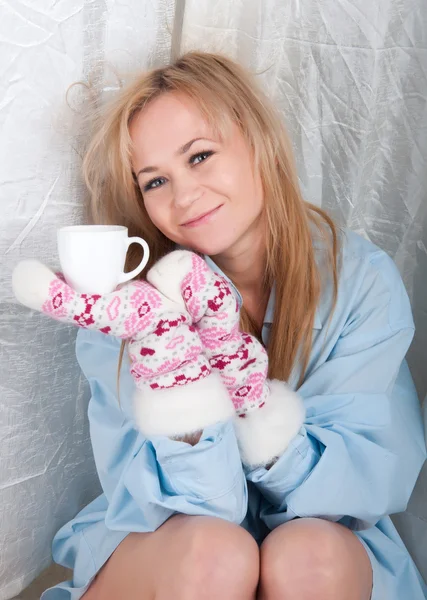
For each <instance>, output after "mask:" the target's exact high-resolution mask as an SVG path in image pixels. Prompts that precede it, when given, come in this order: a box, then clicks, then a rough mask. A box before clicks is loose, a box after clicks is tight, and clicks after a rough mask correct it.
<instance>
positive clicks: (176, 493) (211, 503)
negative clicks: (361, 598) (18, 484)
mask: <svg viewBox="0 0 427 600" xmlns="http://www.w3.org/2000/svg"><path fill="white" fill-rule="evenodd" d="M316 252H317V259H318V264H319V268H320V269H321V272H322V278H323V281H324V282H325V286H324V293H323V295H322V298H321V302H320V304H319V306H318V309H317V311H316V318H315V322H314V328H313V344H312V352H311V356H310V360H309V365H308V370H307V375H306V378H305V381H304V383H303V384H302V385H301V386H300V387H299V389H298V390H297V391H298V393H299V394H300V395H301V397H302V398H303V400H304V403H305V406H306V411H307V412H306V419H305V422H304V425H303V426H302V427H301V430H300V432H299V433H298V435H297V436H296V437H295V438H294V440H293V441H292V442H291V444H290V446H289V447H288V449H287V450H286V452H285V453H284V454H283V455H282V456H281V457H280V458H279V460H278V461H277V462H276V463H275V464H274V465H273V467H272V468H271V469H270V470H266V469H265V468H264V467H260V468H256V469H254V470H246V471H245V470H244V469H243V467H242V464H241V461H240V456H239V452H238V448H237V443H236V438H235V434H234V430H233V427H232V424H231V422H226V423H220V424H217V425H215V426H212V427H207V428H206V429H205V430H204V431H203V434H202V437H201V439H200V441H199V443H198V444H196V445H195V446H191V445H189V444H187V443H185V442H180V441H174V440H171V439H169V438H167V437H162V436H158V437H155V438H153V439H150V440H147V439H145V438H144V437H143V436H142V434H141V433H140V432H139V431H138V430H137V429H136V427H135V424H134V421H133V415H132V402H131V399H132V395H133V391H134V383H133V380H132V377H131V375H130V373H129V369H128V368H127V366H128V365H127V362H126V360H125V361H124V364H123V367H122V371H121V378H120V398H121V406H119V403H118V400H117V393H116V374H117V361H118V353H119V348H120V342H119V341H118V340H116V339H114V338H112V337H109V336H107V335H104V334H102V333H96V332H91V331H88V330H80V331H79V333H78V337H77V346H76V350H77V358H78V361H79V363H80V365H81V368H82V370H83V372H84V373H85V375H86V377H87V379H88V381H89V384H90V388H91V393H92V397H91V400H90V403H89V408H88V415H89V421H90V434H91V440H92V446H93V452H94V457H95V462H96V466H97V470H98V475H99V479H100V482H101V485H102V489H103V493H102V494H101V496H99V497H98V498H96V499H95V500H94V501H93V502H92V503H91V504H89V505H88V506H87V507H85V508H84V509H83V510H82V511H80V513H79V514H78V515H77V516H76V517H75V519H73V520H72V521H71V522H70V523H68V524H66V525H64V527H62V528H61V530H60V531H59V532H58V533H57V535H56V536H55V539H54V542H53V554H54V558H55V560H56V561H57V562H59V563H60V564H63V565H65V566H68V567H69V568H73V569H74V579H73V581H72V582H66V583H64V584H60V585H59V586H55V588H51V591H47V592H45V593H44V595H43V596H42V598H43V600H55V599H56V598H59V596H55V593H54V590H56V589H57V588H58V587H60V588H61V589H62V590H64V589H67V590H69V591H70V597H72V598H78V597H80V596H79V595H78V594H79V593H82V590H84V589H86V587H87V585H88V582H89V581H90V579H91V578H92V577H93V576H94V574H95V573H96V571H97V570H98V569H99V568H100V567H101V566H102V564H103V563H104V562H105V560H106V559H107V558H108V556H109V555H110V554H111V552H112V551H113V550H114V549H115V547H116V546H117V544H118V543H120V541H121V540H122V539H123V538H124V537H125V535H126V534H127V533H128V532H131V531H134V532H136V531H142V532H144V531H145V532H146V531H153V530H155V529H157V528H158V527H159V526H160V525H161V524H162V523H163V522H164V521H165V520H166V519H168V518H169V517H170V516H171V515H173V514H175V513H184V514H188V515H211V516H216V517H221V518H223V519H227V520H229V521H232V522H234V523H237V524H242V526H243V527H245V528H246V529H248V530H249V531H250V532H251V533H252V534H253V535H254V537H255V538H256V539H257V540H259V541H261V540H262V539H263V538H264V537H265V535H266V534H267V533H268V531H269V530H271V529H273V528H275V527H277V526H278V525H280V524H282V523H285V522H287V521H289V520H291V519H294V518H296V517H321V518H323V519H328V520H332V521H340V522H342V523H343V524H345V525H346V526H348V527H349V528H351V529H352V530H354V531H355V533H356V535H358V536H359V538H360V539H361V541H362V543H364V545H365V547H366V548H367V551H368V554H369V555H370V558H371V561H372V564H373V568H374V587H375V586H376V587H375V589H376V590H377V593H378V594H384V595H383V596H382V595H378V598H382V597H387V600H394V599H396V600H398V599H401V598H403V597H405V598H411V599H412V600H419V599H420V600H421V599H422V598H425V597H426V596H425V594H426V590H425V587H424V584H423V583H422V581H421V578H420V576H419V574H418V571H417V570H416V568H415V566H414V564H413V562H412V560H411V558H410V557H409V555H408V553H407V551H406V548H405V547H404V545H403V543H402V542H401V540H400V538H399V536H398V534H397V532H396V530H395V529H394V527H393V525H392V523H391V521H390V519H389V518H388V515H390V514H392V513H396V512H400V511H404V510H405V508H406V505H407V502H408V500H409V497H410V495H411V492H412V490H413V488H414V485H415V482H416V479H417V476H418V474H419V472H420V469H421V467H422V464H423V462H424V460H425V457H426V447H425V440H424V434H423V427H422V422H421V415H420V407H419V402H418V398H417V395H416V392H415V388H414V385H413V382H412V379H411V376H410V373H409V370H408V367H407V364H406V362H405V360H404V357H405V354H406V352H407V350H408V347H409V345H410V343H411V340H412V337H413V334H414V323H413V319H412V314H411V308H410V304H409V300H408V297H407V294H406V291H405V288H404V285H403V283H402V280H401V277H400V275H399V272H398V270H397V268H396V267H395V265H394V263H393V261H392V260H391V259H390V258H389V257H388V255H387V254H386V253H384V252H383V251H381V250H379V249H378V248H377V247H376V246H374V245H373V244H371V243H370V242H368V241H366V240H365V239H363V238H361V237H359V236H358V235H356V234H355V233H352V232H349V231H346V232H345V233H343V246H342V266H341V272H340V278H339V290H338V299H337V304H336V308H335V310H334V312H333V314H332V318H331V319H330V320H329V317H330V314H331V303H332V285H331V283H330V282H329V283H328V281H329V280H328V275H327V272H326V271H325V272H324V273H323V271H322V268H323V267H322V264H323V252H324V251H323V250H322V249H321V248H317V250H316ZM208 262H210V264H211V266H212V267H213V268H215V270H217V271H219V269H218V268H217V267H216V265H214V264H213V263H212V261H210V259H208ZM240 299H241V297H240ZM274 302H275V297H274V289H273V291H272V294H271V296H270V300H269V303H268V307H267V312H266V315H265V319H264V326H263V330H262V336H263V340H264V343H265V344H266V345H268V338H269V333H270V330H271V327H272V326H273V323H272V320H273V319H272V315H273V309H274ZM298 379H299V372H298V368H296V369H295V371H294V373H293V374H292V376H291V378H290V380H289V382H288V383H289V384H290V385H291V387H293V388H294V389H296V386H297V381H298ZM393 561H394V562H393ZM403 564H405V568H402V565H403ZM61 586H62V587H61ZM78 590H80V591H78ZM49 594H52V595H49ZM73 594H74V595H73ZM401 594H403V595H401ZM62 598H63V596H61V599H62ZM373 598H376V596H375V595H374V596H373Z"/></svg>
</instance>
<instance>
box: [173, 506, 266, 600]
mask: <svg viewBox="0 0 427 600" xmlns="http://www.w3.org/2000/svg"><path fill="white" fill-rule="evenodd" d="M182 533H183V543H184V544H185V545H183V547H182V559H181V568H180V571H181V579H182V598H185V599H186V600H187V599H188V600H191V599H192V598H199V597H203V598H204V597H206V598H219V597H221V595H224V594H225V596H224V597H226V598H230V599H231V598H242V599H248V598H251V597H255V591H256V588H257V585H258V580H259V549H258V546H257V544H256V542H255V541H254V539H253V538H252V536H251V535H250V534H249V533H248V532H247V531H245V530H244V529H243V528H242V527H239V526H237V525H234V524H232V523H229V522H227V521H223V520H221V519H215V518H205V517H197V518H194V517H192V518H189V519H188V520H187V521H186V523H185V524H184V526H183V529H182ZM201 590H203V592H204V594H201V593H200V591H201Z"/></svg>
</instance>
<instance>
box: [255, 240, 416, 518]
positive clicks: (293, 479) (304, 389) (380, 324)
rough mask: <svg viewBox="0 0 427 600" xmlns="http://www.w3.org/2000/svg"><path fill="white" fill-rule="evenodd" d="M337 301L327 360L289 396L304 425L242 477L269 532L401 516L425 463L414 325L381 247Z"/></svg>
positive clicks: (325, 345)
mask: <svg viewBox="0 0 427 600" xmlns="http://www.w3.org/2000/svg"><path fill="white" fill-rule="evenodd" d="M344 279H345V276H344ZM343 301H344V303H348V304H349V308H348V309H347V310H346V312H345V316H343V317H342V318H341V317H340V314H337V315H336V317H335V319H332V320H331V322H330V325H328V324H327V323H326V324H325V325H324V326H323V329H324V330H326V331H328V327H329V334H328V335H326V334H325V338H324V339H323V349H322V350H323V352H324V356H325V357H326V358H325V359H324V360H323V361H318V363H317V364H315V365H314V367H313V368H312V369H311V371H310V372H309V374H308V376H307V377H306V379H305V381H304V383H303V384H302V386H301V387H300V388H299V390H298V393H299V394H300V395H301V397H302V398H303V400H304V403H305V406H306V411H307V412H306V419H305V422H304V425H303V427H302V428H301V429H300V432H299V434H298V435H297V436H296V437H295V438H294V440H293V441H292V442H291V444H290V446H289V447H288V448H287V450H286V452H285V453H284V454H283V455H282V456H281V457H280V458H279V459H278V460H277V462H276V463H275V464H274V465H273V466H272V467H271V468H270V470H266V469H265V468H264V467H260V468H257V469H254V470H252V471H249V472H247V478H248V480H249V481H252V482H253V483H254V484H255V485H256V486H257V487H258V489H259V490H260V491H261V494H262V496H263V499H262V503H261V508H260V516H261V518H262V519H263V520H264V522H265V523H266V525H267V526H268V527H269V528H270V529H273V528H274V527H277V526H278V525H280V524H282V523H284V522H286V521H289V520H291V519H294V518H296V517H320V518H325V519H329V520H332V521H341V522H343V523H345V524H346V525H347V526H349V527H350V528H352V529H364V528H368V527H370V526H372V525H373V524H375V523H376V522H377V521H378V520H379V519H380V518H382V517H383V516H385V515H389V514H392V513H396V512H400V511H403V510H405V508H406V505H407V502H408V500H409V497H410V495H411V492H412V490H413V487H414V485H415V482H416V479H417V477H418V474H419V472H420V470H421V467H422V465H423V463H424V460H425V456H426V448H425V440H424V434H423V428H422V423H421V417H420V406H419V402H418V398H417V394H416V391H415V388H414V385H413V382H412V378H411V375H410V373H409V369H408V366H407V364H406V362H405V361H404V357H405V354H406V352H407V350H408V347H409V345H410V343H411V340H412V337H413V332H414V325H413V320H412V314H411V309H410V304H409V300H408V297H407V294H406V291H405V288H404V285H403V283H402V281H401V278H400V275H399V273H398V270H397V268H396V267H395V265H394V263H393V261H392V260H391V259H390V258H389V257H388V256H387V255H386V254H385V253H384V252H382V251H377V252H375V253H371V254H370V255H369V256H367V257H365V259H364V260H359V263H358V265H357V268H355V269H354V276H351V277H350V278H348V280H347V281H344V284H343V287H342V288H341V290H340V297H339V300H338V302H339V304H341V305H342V303H343ZM338 312H341V311H338ZM340 318H341V321H340ZM334 331H337V332H338V333H336V334H334ZM330 340H332V342H331V341H330Z"/></svg>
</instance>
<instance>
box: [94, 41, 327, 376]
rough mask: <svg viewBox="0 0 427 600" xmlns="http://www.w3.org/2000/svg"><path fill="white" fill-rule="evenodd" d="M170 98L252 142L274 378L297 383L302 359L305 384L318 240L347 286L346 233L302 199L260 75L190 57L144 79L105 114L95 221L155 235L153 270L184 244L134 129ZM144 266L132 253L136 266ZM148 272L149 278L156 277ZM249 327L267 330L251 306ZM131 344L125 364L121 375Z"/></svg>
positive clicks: (97, 138) (97, 133) (100, 125)
mask: <svg viewBox="0 0 427 600" xmlns="http://www.w3.org/2000/svg"><path fill="white" fill-rule="evenodd" d="M167 92H180V93H184V94H186V95H187V96H188V97H190V98H191V99H193V100H194V101H195V102H196V103H197V106H198V108H199V109H200V110H201V112H202V114H203V116H204V117H205V118H206V120H207V122H208V123H209V124H210V125H211V126H212V127H213V128H214V130H215V131H217V132H219V134H220V135H223V133H224V131H225V128H226V127H227V123H228V124H229V123H230V120H231V121H233V122H235V123H236V124H237V125H238V126H239V127H240V129H241V132H242V134H243V135H244V137H245V139H246V141H247V142H248V144H249V146H250V148H251V150H252V153H253V158H254V165H255V167H256V168H258V169H259V173H260V176H261V179H262V185H263V191H264V199H265V200H264V214H265V217H266V218H265V219H264V221H265V224H266V232H265V245H266V246H265V256H266V264H265V282H264V283H265V286H266V289H268V290H270V289H271V287H272V284H273V282H275V287H276V302H275V309H274V317H273V322H274V326H273V327H272V331H271V336H270V340H269V345H268V355H269V377H270V378H276V379H280V380H287V379H288V378H289V376H290V374H291V372H292V370H293V368H294V366H295V363H296V362H298V363H299V364H298V368H299V372H300V383H301V382H302V381H303V379H304V374H305V372H306V369H307V366H308V362H309V357H310V351H311V344H312V328H313V324H314V317H315V312H316V307H317V305H318V302H319V298H320V294H321V282H320V272H319V267H318V265H317V264H316V258H315V250H314V246H313V236H318V237H320V238H321V239H322V240H323V242H324V245H325V247H326V253H327V262H328V265H329V274H330V276H331V280H332V282H333V305H335V301H336V296H337V287H338V283H337V281H338V259H337V257H338V236H337V230H336V227H335V225H334V223H333V221H332V220H331V218H330V217H329V216H328V215H327V214H326V213H325V212H324V211H322V210H321V209H320V208H317V207H316V206H314V205H311V204H309V203H307V202H305V201H304V200H303V199H302V196H301V192H300V189H299V185H298V179H297V174H296V169H295V166H294V161H293V155H292V151H291V147H290V144H289V141H288V138H287V134H286V131H285V127H284V124H283V122H282V120H281V118H280V116H279V113H278V111H277V109H276V108H275V107H274V106H273V104H272V102H271V101H270V100H269V99H268V98H267V97H266V96H265V95H264V94H263V92H262V91H261V89H260V88H259V86H258V85H257V84H256V82H255V81H254V79H253V77H252V76H251V74H250V73H248V72H247V71H246V70H245V69H244V68H243V67H241V66H240V65H238V64H236V63H235V62H233V61H232V60H230V59H229V58H226V57H224V56H221V55H219V54H213V53H205V52H188V53H186V54H184V55H183V56H181V57H180V58H178V59H177V60H176V61H174V62H173V63H172V64H170V65H168V66H166V67H162V68H157V69H153V70H150V71H148V72H145V73H142V74H141V75H140V76H138V77H137V78H136V79H135V80H134V81H133V82H132V83H131V84H129V85H127V86H126V87H125V88H123V89H122V90H121V91H120V92H119V93H118V95H117V97H116V98H115V100H114V101H113V103H111V104H110V105H108V106H107V107H106V108H105V109H104V110H103V111H101V113H100V115H99V118H98V121H97V123H96V125H95V128H94V132H93V134H92V137H91V140H90V143H89V146H88V148H87V151H86V154H85V157H84V161H83V174H84V179H85V182H86V185H87V187H88V189H89V192H90V213H91V220H92V221H93V222H94V223H104V224H122V225H125V226H126V227H128V229H129V234H130V235H139V236H142V237H143V238H145V239H146V240H147V242H148V244H149V246H150V249H151V257H150V261H149V263H148V265H147V267H146V271H147V270H148V269H149V268H150V267H151V266H152V265H153V263H154V262H156V261H157V260H158V259H159V258H161V257H162V256H164V255H165V254H166V253H168V252H170V251H171V250H172V249H173V248H174V243H173V242H172V241H171V240H169V239H168V238H166V237H165V236H164V235H163V234H162V233H161V232H160V231H159V230H158V229H157V228H156V227H155V226H154V225H153V223H152V222H151V221H150V219H149V217H148V214H147V212H146V210H145V207H144V202H143V197H142V193H141V190H140V188H139V186H138V184H137V182H136V180H135V176H134V174H133V172H132V166H131V138H130V135H129V124H130V121H131V120H132V118H133V117H134V116H135V115H136V114H137V113H138V112H139V111H141V110H143V109H144V107H145V106H146V105H147V103H148V102H150V101H151V100H153V99H154V98H156V97H157V96H159V95H160V94H163V93H167ZM137 262H139V257H138V255H137V254H136V253H132V252H129V254H128V259H127V265H126V266H127V268H128V269H132V268H133V267H134V266H136V264H137ZM146 271H145V272H146ZM241 329H242V330H244V331H248V332H250V333H253V334H254V335H256V336H257V337H258V338H259V337H260V331H259V330H257V327H256V324H255V323H254V322H253V321H252V319H251V317H250V316H249V314H248V313H247V311H246V310H245V308H244V307H243V308H242V310H241ZM123 350H124V343H122V348H121V352H120V358H119V371H120V365H121V362H122V358H123Z"/></svg>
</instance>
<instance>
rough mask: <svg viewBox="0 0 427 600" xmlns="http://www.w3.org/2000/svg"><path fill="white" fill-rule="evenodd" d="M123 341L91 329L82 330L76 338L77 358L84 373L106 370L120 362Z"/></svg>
mask: <svg viewBox="0 0 427 600" xmlns="http://www.w3.org/2000/svg"><path fill="white" fill-rule="evenodd" d="M120 345H121V340H119V339H118V338H115V337H113V336H112V335H107V334H105V333H101V332H100V331H94V330H90V329H84V328H80V329H79V331H78V332H77V337H76V357H77V360H78V362H79V364H80V367H81V368H82V370H83V372H84V373H85V374H86V375H87V372H88V371H90V372H92V371H94V370H97V369H98V367H99V368H100V369H101V368H102V369H103V370H105V367H106V366H107V365H110V364H115V363H117V361H118V356H119V352H120Z"/></svg>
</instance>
